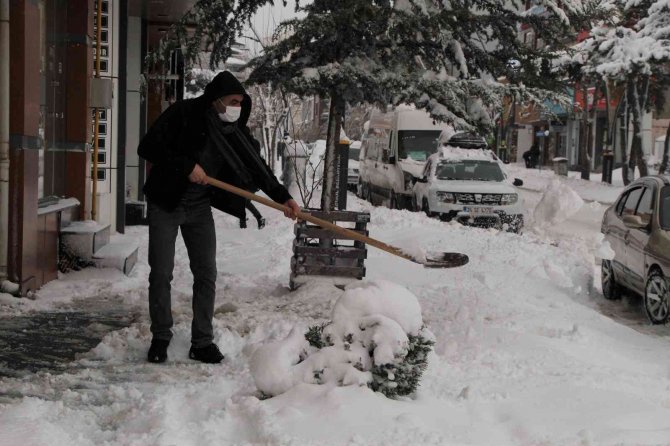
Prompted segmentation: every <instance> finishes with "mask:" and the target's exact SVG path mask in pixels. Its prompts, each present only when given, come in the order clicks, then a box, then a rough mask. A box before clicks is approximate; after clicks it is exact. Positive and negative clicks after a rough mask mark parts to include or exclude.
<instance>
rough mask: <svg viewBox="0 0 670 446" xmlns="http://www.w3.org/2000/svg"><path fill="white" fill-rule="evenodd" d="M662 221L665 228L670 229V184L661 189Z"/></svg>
mask: <svg viewBox="0 0 670 446" xmlns="http://www.w3.org/2000/svg"><path fill="white" fill-rule="evenodd" d="M659 208H660V215H659V217H660V221H661V227H662V228H663V229H670V186H665V187H664V188H663V189H661V206H660V207H659Z"/></svg>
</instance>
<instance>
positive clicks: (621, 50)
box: [573, 0, 670, 184]
mask: <svg viewBox="0 0 670 446" xmlns="http://www.w3.org/2000/svg"><path fill="white" fill-rule="evenodd" d="M609 6H610V8H611V9H610V10H611V17H610V21H608V22H601V23H598V24H597V25H596V26H594V27H593V28H592V29H591V33H590V34H591V35H590V37H589V38H588V39H586V40H584V41H583V42H581V43H580V44H579V45H577V47H576V54H575V56H574V58H573V61H577V63H578V65H579V69H580V72H581V74H582V75H583V76H584V77H590V78H592V79H597V80H598V81H599V82H600V81H604V82H612V83H614V84H618V85H621V86H622V87H623V88H625V95H626V97H625V101H626V102H625V103H626V106H627V107H628V110H629V112H630V115H631V116H632V124H633V141H632V144H631V149H630V156H629V157H628V158H629V162H628V165H627V166H624V169H623V180H624V183H625V184H628V183H629V182H630V181H631V180H632V178H631V174H630V170H631V169H632V168H634V167H636V166H637V168H638V169H639V171H640V174H641V175H642V176H645V175H647V174H648V166H647V157H646V153H645V151H644V150H643V147H642V118H643V115H644V113H645V112H648V111H650V110H651V109H652V107H653V106H654V105H655V104H654V102H655V101H656V100H658V99H660V98H661V97H662V96H663V95H662V91H663V89H664V88H666V87H667V86H668V85H669V84H668V73H667V62H668V61H670V40H668V37H667V33H668V31H667V30H665V29H664V25H665V21H666V20H668V19H667V18H666V15H664V14H663V10H664V9H663V8H664V7H666V8H667V0H657V1H656V2H653V1H652V0H628V1H624V0H614V1H612V2H611V3H610V4H609ZM652 12H653V15H652V14H651V13H652ZM666 12H667V10H666ZM652 17H653V19H652ZM666 27H667V26H666ZM664 33H665V34H666V36H665V37H664Z"/></svg>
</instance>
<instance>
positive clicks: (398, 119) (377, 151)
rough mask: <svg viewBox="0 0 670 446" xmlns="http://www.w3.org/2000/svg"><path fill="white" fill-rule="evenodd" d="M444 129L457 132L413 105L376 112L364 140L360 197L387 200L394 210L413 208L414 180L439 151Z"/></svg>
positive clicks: (374, 200) (371, 118)
mask: <svg viewBox="0 0 670 446" xmlns="http://www.w3.org/2000/svg"><path fill="white" fill-rule="evenodd" d="M443 131H447V132H453V130H452V128H451V126H449V125H448V124H445V123H440V122H435V121H434V120H433V119H432V118H431V117H430V115H429V114H428V113H427V112H425V111H423V110H416V109H414V108H413V107H409V106H399V107H397V108H396V109H395V110H394V111H391V112H388V113H383V112H380V111H377V110H375V111H373V113H372V116H371V117H370V123H369V126H368V129H367V131H366V132H365V135H364V136H363V140H362V142H361V152H360V158H359V184H358V189H357V190H358V195H359V197H361V198H364V199H366V200H368V201H370V202H371V203H374V204H380V203H382V202H386V203H387V204H388V206H389V207H390V208H392V209H403V208H409V207H410V204H411V201H412V195H413V192H412V186H413V184H414V181H415V179H416V178H420V177H421V175H422V173H423V169H424V165H425V163H426V160H427V159H428V157H430V156H431V155H432V154H434V153H436V152H437V149H438V146H439V144H440V135H441V134H442V132H443Z"/></svg>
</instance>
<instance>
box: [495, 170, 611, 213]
mask: <svg viewBox="0 0 670 446" xmlns="http://www.w3.org/2000/svg"><path fill="white" fill-rule="evenodd" d="M505 167H506V169H507V172H508V173H509V175H510V176H511V177H512V178H520V179H522V180H523V186H522V187H521V188H522V189H526V190H530V191H535V192H544V191H545V190H546V188H547V187H548V186H549V185H550V184H551V182H552V181H555V180H558V181H560V182H562V183H564V184H567V185H568V186H569V187H570V188H571V189H573V190H574V191H575V192H577V194H578V195H579V196H580V197H581V198H582V199H583V200H584V201H587V202H594V201H597V202H599V203H602V204H612V203H614V201H615V200H616V199H617V197H618V196H619V194H620V193H621V191H622V190H623V187H624V186H623V181H622V180H621V169H617V170H615V171H614V172H613V174H612V180H613V184H608V183H603V182H601V174H596V173H592V174H591V180H590V181H586V180H582V179H581V178H580V172H568V176H567V177H564V176H560V175H556V174H555V173H554V171H553V170H551V169H550V168H545V167H543V168H542V170H540V169H527V168H526V167H525V166H524V165H523V164H520V163H516V164H507V165H506V166H505Z"/></svg>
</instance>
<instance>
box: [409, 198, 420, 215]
mask: <svg viewBox="0 0 670 446" xmlns="http://www.w3.org/2000/svg"><path fill="white" fill-rule="evenodd" d="M410 206H411V207H412V209H410V210H411V211H412V212H419V211H420V210H421V209H419V203H418V202H417V201H416V195H412V203H411V204H410Z"/></svg>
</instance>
